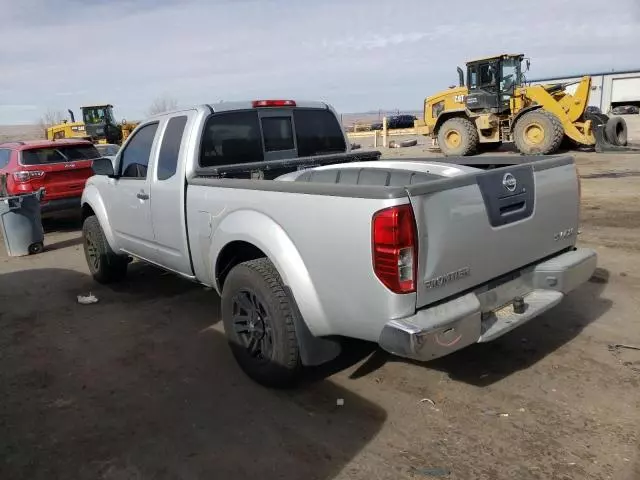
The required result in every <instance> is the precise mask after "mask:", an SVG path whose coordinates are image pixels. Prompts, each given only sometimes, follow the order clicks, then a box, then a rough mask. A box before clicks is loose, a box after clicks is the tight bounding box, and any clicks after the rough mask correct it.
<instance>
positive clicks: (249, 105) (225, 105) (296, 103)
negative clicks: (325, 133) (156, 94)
mask: <svg viewBox="0 0 640 480" xmlns="http://www.w3.org/2000/svg"><path fill="white" fill-rule="evenodd" d="M262 101H268V102H271V101H274V102H293V105H280V106H272V107H260V106H258V107H254V103H255V102H262ZM253 108H318V109H328V108H330V107H329V105H328V104H327V103H324V102H319V101H312V100H295V99H286V100H266V99H257V100H241V101H232V102H216V103H207V104H201V105H194V106H191V107H183V108H176V109H173V110H169V111H166V112H162V113H157V114H155V115H152V116H151V117H149V118H157V117H163V116H165V115H172V114H174V113H178V112H184V111H185V110H193V109H195V110H202V109H205V110H213V111H214V112H232V111H234V110H251V109H253Z"/></svg>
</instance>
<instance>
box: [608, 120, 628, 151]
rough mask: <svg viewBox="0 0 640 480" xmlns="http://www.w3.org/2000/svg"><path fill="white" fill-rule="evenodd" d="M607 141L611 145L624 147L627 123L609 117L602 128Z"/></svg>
mask: <svg viewBox="0 0 640 480" xmlns="http://www.w3.org/2000/svg"><path fill="white" fill-rule="evenodd" d="M604 134H605V136H606V137H607V140H609V142H611V143H612V144H613V145H618V146H621V147H624V146H625V145H626V144H627V122H625V121H624V119H623V118H620V117H611V118H609V120H607V123H606V125H605V127H604Z"/></svg>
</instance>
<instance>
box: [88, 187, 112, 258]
mask: <svg viewBox="0 0 640 480" xmlns="http://www.w3.org/2000/svg"><path fill="white" fill-rule="evenodd" d="M81 204H82V207H81V208H82V221H83V222H84V220H85V219H86V218H87V217H88V216H90V215H91V212H93V214H94V215H95V216H96V217H97V218H98V222H100V228H102V231H103V232H104V236H105V237H106V238H107V242H109V246H110V247H111V249H112V250H113V251H118V250H117V248H116V247H117V245H116V240H115V236H114V235H113V230H112V229H111V224H110V223H109V214H108V213H107V209H106V207H105V204H104V200H103V199H102V196H101V195H100V192H99V190H98V189H97V188H96V187H95V185H91V184H90V183H87V185H86V186H85V188H84V192H82V201H81Z"/></svg>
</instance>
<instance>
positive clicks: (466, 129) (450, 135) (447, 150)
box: [438, 117, 479, 157]
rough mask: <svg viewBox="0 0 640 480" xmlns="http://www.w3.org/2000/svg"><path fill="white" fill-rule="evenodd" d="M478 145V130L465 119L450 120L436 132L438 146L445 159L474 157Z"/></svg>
mask: <svg viewBox="0 0 640 480" xmlns="http://www.w3.org/2000/svg"><path fill="white" fill-rule="evenodd" d="M478 143H479V138H478V130H477V129H476V126H475V124H474V123H473V122H472V121H471V120H469V119H467V118H463V117H455V118H450V119H449V120H447V121H446V122H444V123H443V124H442V126H441V127H440V129H439V130H438V145H439V146H440V151H441V152H442V154H443V155H444V156H446V157H461V156H467V155H474V154H475V153H476V152H477V151H478Z"/></svg>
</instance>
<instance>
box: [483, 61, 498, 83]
mask: <svg viewBox="0 0 640 480" xmlns="http://www.w3.org/2000/svg"><path fill="white" fill-rule="evenodd" d="M495 84H496V67H495V66H494V65H493V64H492V63H485V64H484V65H480V85H495Z"/></svg>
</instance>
